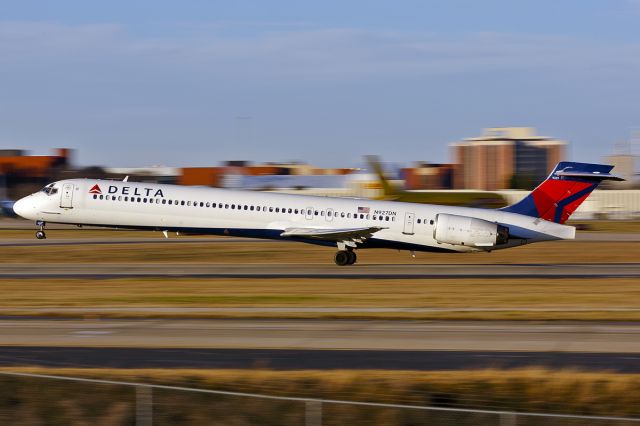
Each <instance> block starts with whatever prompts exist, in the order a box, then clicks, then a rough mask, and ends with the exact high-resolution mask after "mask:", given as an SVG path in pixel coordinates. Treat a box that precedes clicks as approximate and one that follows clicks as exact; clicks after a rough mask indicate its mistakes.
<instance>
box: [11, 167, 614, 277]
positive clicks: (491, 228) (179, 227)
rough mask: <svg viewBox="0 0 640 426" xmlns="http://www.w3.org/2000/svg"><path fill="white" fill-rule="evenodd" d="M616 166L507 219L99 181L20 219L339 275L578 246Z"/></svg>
mask: <svg viewBox="0 0 640 426" xmlns="http://www.w3.org/2000/svg"><path fill="white" fill-rule="evenodd" d="M612 169H613V166H609V165H602V164H586V163H576V162H560V163H558V165H557V166H556V167H555V168H554V170H553V171H552V172H551V174H550V175H549V177H548V178H547V179H546V180H545V181H544V182H542V183H541V184H540V185H539V186H538V187H537V188H536V189H534V190H533V191H532V192H531V193H530V194H529V195H528V196H527V197H525V198H524V199H523V200H522V201H520V202H518V203H516V204H513V205H511V206H507V207H505V208H502V209H499V210H491V209H481V208H472V207H458V206H439V205H428V204H416V203H403V202H396V201H376V200H363V199H349V198H334V197H317V196H308V195H292V194H273V193H256V192H252V191H238V190H228V189H219V188H206V187H185V186H179V185H162V184H149V183H135V182H128V181H127V178H125V180H124V181H110V180H95V179H69V180H62V181H58V182H54V183H50V184H48V185H47V186H45V187H44V188H43V189H42V190H41V191H39V192H37V193H34V194H32V195H29V196H27V197H25V198H22V199H20V200H18V201H17V202H16V203H15V204H14V206H13V209H14V211H15V212H16V214H18V215H20V216H22V217H24V218H26V219H30V220H35V221H36V226H38V228H39V229H38V231H37V232H36V237H37V238H38V239H43V238H46V235H45V225H46V223H66V224H75V225H79V226H82V225H92V226H101V227H114V228H124V229H138V230H156V231H162V232H163V233H164V236H165V237H167V238H168V233H169V232H177V233H185V234H210V235H230V236H236V237H253V238H263V239H275V240H286V241H299V242H303V243H311V244H319V245H325V246H331V247H337V249H338V251H337V252H336V253H335V256H334V261H335V263H336V264H337V265H340V266H344V265H352V264H354V263H355V262H356V260H357V256H356V253H355V250H356V249H365V248H390V249H400V250H409V251H411V253H412V254H413V255H415V252H416V251H421V252H462V253H467V252H490V251H493V250H499V249H506V248H511V247H517V246H521V245H523V244H530V243H534V242H539V241H550V240H567V239H573V238H575V228H574V227H573V226H567V225H564V223H565V222H566V220H567V219H568V218H569V216H570V215H571V214H572V213H573V212H574V211H575V210H576V209H577V208H578V206H579V205H580V204H581V203H582V202H583V201H584V200H585V199H586V198H587V197H588V196H589V194H590V193H591V192H592V191H593V190H594V189H595V188H596V187H597V186H598V184H600V182H602V181H605V180H623V179H621V178H619V177H617V176H614V175H612V174H610V172H611V170H612Z"/></svg>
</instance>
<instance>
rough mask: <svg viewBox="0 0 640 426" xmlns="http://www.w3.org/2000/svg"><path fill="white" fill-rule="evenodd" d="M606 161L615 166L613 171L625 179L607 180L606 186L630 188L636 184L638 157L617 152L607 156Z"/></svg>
mask: <svg viewBox="0 0 640 426" xmlns="http://www.w3.org/2000/svg"><path fill="white" fill-rule="evenodd" d="M604 162H605V163H607V164H610V165H612V166H613V173H615V174H616V175H617V176H620V177H621V178H623V179H625V180H624V181H622V182H613V181H612V182H606V183H607V185H604V187H605V188H610V189H630V188H633V187H635V186H636V157H635V156H633V155H631V154H615V155H609V156H607V157H605V159H604Z"/></svg>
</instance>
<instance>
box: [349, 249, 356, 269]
mask: <svg viewBox="0 0 640 426" xmlns="http://www.w3.org/2000/svg"><path fill="white" fill-rule="evenodd" d="M347 253H348V254H349V263H347V265H353V264H354V263H356V261H357V260H358V256H357V255H356V252H355V251H353V250H349V251H348V252H347Z"/></svg>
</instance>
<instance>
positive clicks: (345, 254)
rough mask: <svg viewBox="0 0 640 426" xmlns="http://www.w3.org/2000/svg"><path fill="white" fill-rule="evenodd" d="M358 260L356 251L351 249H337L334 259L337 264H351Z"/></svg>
mask: <svg viewBox="0 0 640 426" xmlns="http://www.w3.org/2000/svg"><path fill="white" fill-rule="evenodd" d="M357 260H358V256H357V255H356V252H355V251H353V250H338V252H336V255H335V257H334V261H335V262H336V265H338V266H345V265H353V264H354V263H356V261H357Z"/></svg>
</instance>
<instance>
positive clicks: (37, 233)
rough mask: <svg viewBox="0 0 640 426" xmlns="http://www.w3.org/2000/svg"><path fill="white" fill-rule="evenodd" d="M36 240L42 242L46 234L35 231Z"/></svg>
mask: <svg viewBox="0 0 640 426" xmlns="http://www.w3.org/2000/svg"><path fill="white" fill-rule="evenodd" d="M36 238H37V239H39V240H44V239H45V238H47V234H45V233H44V231H36Z"/></svg>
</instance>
